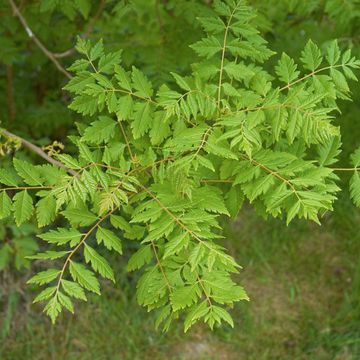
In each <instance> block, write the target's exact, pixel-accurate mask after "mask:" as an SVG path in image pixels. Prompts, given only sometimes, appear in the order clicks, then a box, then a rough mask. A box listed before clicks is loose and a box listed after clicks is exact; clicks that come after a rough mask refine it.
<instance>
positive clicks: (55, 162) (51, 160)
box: [0, 129, 77, 176]
mask: <svg viewBox="0 0 360 360" xmlns="http://www.w3.org/2000/svg"><path fill="white" fill-rule="evenodd" d="M0 134H3V135H5V136H6V137H8V138H13V139H16V140H18V141H20V142H21V144H22V145H23V146H24V147H26V148H28V149H29V150H31V151H33V152H34V153H36V154H38V155H39V156H41V157H42V158H43V159H45V160H46V161H47V162H48V163H50V164H53V165H55V166H58V167H59V168H62V169H64V170H66V171H67V172H68V173H69V174H71V175H73V176H77V173H76V171H74V170H72V169H69V168H68V167H66V166H65V165H64V164H63V163H62V162H60V161H58V160H56V159H54V158H52V157H51V156H49V155H48V154H46V152H45V151H43V150H42V149H40V148H39V147H38V146H36V145H34V144H32V143H31V142H30V141H27V140H25V139H23V138H22V137H20V136H18V135H15V134H13V133H11V132H9V131H7V130H4V129H1V130H0Z"/></svg>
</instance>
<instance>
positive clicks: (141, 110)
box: [131, 103, 152, 139]
mask: <svg viewBox="0 0 360 360" xmlns="http://www.w3.org/2000/svg"><path fill="white" fill-rule="evenodd" d="M134 113H135V115H134V121H133V122H132V123H131V128H132V133H133V135H134V139H139V138H140V137H141V136H143V135H144V134H145V133H146V132H147V131H148V130H149V128H150V126H151V122H152V108H151V104H149V103H137V104H136V105H135V107H134Z"/></svg>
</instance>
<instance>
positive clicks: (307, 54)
mask: <svg viewBox="0 0 360 360" xmlns="http://www.w3.org/2000/svg"><path fill="white" fill-rule="evenodd" d="M322 60H323V58H322V56H321V51H320V49H319V48H318V47H317V45H316V44H314V43H313V42H312V41H311V40H309V41H308V42H307V44H306V46H305V48H304V50H303V51H302V53H301V61H302V62H303V64H304V67H305V68H306V69H309V70H311V71H315V70H316V69H317V68H318V67H319V66H320V65H321V63H322Z"/></svg>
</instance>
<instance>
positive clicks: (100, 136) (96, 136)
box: [82, 116, 116, 144]
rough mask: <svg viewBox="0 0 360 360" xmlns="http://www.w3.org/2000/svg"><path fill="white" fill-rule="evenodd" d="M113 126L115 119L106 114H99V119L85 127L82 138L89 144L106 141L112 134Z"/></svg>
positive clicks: (114, 125)
mask: <svg viewBox="0 0 360 360" xmlns="http://www.w3.org/2000/svg"><path fill="white" fill-rule="evenodd" d="M115 127H116V121H114V120H113V119H111V118H109V117H107V116H100V117H99V120H96V121H94V122H92V123H91V125H90V126H89V127H87V128H86V129H85V132H84V135H83V137H82V139H83V140H84V141H86V142H89V143H91V144H101V143H102V142H108V141H109V140H110V139H111V138H112V137H113V136H114V130H115Z"/></svg>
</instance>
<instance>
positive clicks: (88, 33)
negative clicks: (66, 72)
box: [52, 0, 106, 59]
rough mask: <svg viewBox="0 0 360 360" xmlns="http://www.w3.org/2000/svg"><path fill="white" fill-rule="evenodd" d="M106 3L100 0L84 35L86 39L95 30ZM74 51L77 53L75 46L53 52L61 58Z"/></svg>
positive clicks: (56, 56)
mask: <svg viewBox="0 0 360 360" xmlns="http://www.w3.org/2000/svg"><path fill="white" fill-rule="evenodd" d="M105 3H106V1H105V0H101V1H100V4H99V7H98V9H97V11H96V13H95V15H94V17H93V18H92V19H91V20H90V22H89V25H88V28H87V30H86V32H85V34H84V36H83V37H84V38H85V39H86V38H89V37H90V35H91V34H92V32H93V31H94V27H95V23H96V22H97V20H98V19H99V17H100V15H101V14H102V12H103V10H104V7H105ZM74 53H75V48H71V49H69V50H66V51H63V52H61V53H52V54H53V55H54V57H55V58H58V59H59V58H64V57H67V56H70V55H72V54H74Z"/></svg>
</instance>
